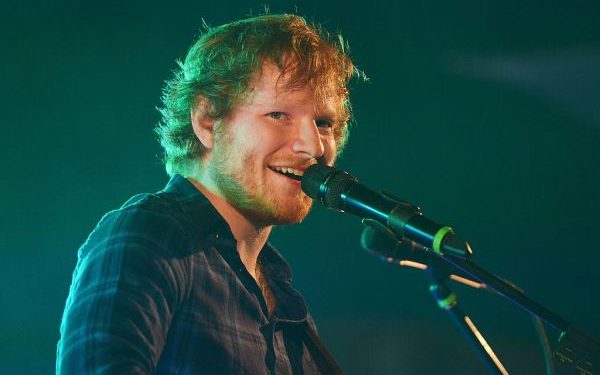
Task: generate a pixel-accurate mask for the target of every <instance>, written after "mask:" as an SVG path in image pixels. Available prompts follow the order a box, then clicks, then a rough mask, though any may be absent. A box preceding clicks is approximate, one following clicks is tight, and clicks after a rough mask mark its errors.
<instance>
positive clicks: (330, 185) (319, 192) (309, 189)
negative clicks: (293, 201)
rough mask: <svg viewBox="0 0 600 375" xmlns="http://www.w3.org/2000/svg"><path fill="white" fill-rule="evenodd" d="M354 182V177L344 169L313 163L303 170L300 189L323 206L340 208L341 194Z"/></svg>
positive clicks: (341, 203)
mask: <svg viewBox="0 0 600 375" xmlns="http://www.w3.org/2000/svg"><path fill="white" fill-rule="evenodd" d="M356 182H357V180H356V178H354V177H353V176H351V175H349V174H348V173H346V172H344V171H340V170H337V169H335V168H333V167H329V166H327V165H322V164H315V165H312V166H311V167H309V168H308V169H307V170H306V171H305V172H304V175H303V176H302V182H301V183H302V190H303V191H304V192H305V193H306V195H308V196H309V197H311V198H313V199H316V200H318V201H320V202H321V204H323V205H324V206H325V207H328V208H333V209H336V210H342V209H343V207H344V205H343V202H342V198H341V195H342V193H345V192H346V191H347V190H348V188H349V187H350V186H352V185H353V184H355V183H356Z"/></svg>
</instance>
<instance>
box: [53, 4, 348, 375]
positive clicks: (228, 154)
mask: <svg viewBox="0 0 600 375" xmlns="http://www.w3.org/2000/svg"><path fill="white" fill-rule="evenodd" d="M180 67H181V69H180V71H179V72H177V73H176V74H175V77H174V78H173V79H172V80H171V81H169V82H168V84H167V87H166V89H165V92H164V96H163V103H164V106H163V108H162V109H161V113H162V115H163V121H162V123H161V124H160V125H159V126H158V128H157V133H158V135H159V137H160V140H161V144H162V146H163V147H164V149H165V164H166V168H167V172H168V174H169V175H170V176H171V180H170V181H169V183H168V185H167V187H166V188H165V189H164V190H162V191H160V192H158V193H156V194H143V195H138V196H135V197H133V198H132V199H130V200H129V201H128V202H126V203H125V204H124V205H123V206H122V207H121V208H119V209H117V210H115V211H112V212H109V213H108V214H106V215H105V216H104V217H103V218H102V220H101V221H100V223H99V224H98V226H97V227H96V229H95V230H94V231H93V232H92V233H91V234H90V236H89V238H88V239H87V241H86V242H85V243H84V244H83V245H82V247H81V248H80V250H79V260H78V263H77V267H76V269H75V272H74V275H73V283H72V285H71V289H70V293H69V297H68V299H67V304H66V308H65V312H64V316H63V322H62V325H61V340H60V342H59V345H58V359H57V372H58V373H65V374H67V373H69V374H88V373H111V374H113V373H114V374H125V373H127V374H129V373H141V374H146V373H157V374H167V373H168V374H184V373H185V374H205V373H206V374H238V373H244V374H267V373H275V374H311V373H330V372H336V371H339V368H337V367H336V365H335V362H334V361H333V360H332V359H331V357H330V356H329V355H328V353H327V351H326V349H324V346H323V345H322V343H321V342H320V340H319V339H318V337H317V336H316V334H315V333H314V327H313V324H312V321H311V320H310V317H309V315H308V314H307V309H306V304H305V302H304V300H303V298H302V296H301V295H300V294H299V293H298V292H297V291H296V290H295V289H293V288H292V286H291V284H290V278H291V274H290V270H289V267H288V265H287V263H286V262H285V261H284V260H283V258H282V257H281V255H280V254H279V253H278V252H277V251H276V250H275V249H274V248H273V247H271V246H270V245H269V244H268V243H267V239H268V236H269V234H270V232H271V229H272V227H273V225H281V224H291V223H298V222H300V221H302V219H303V218H304V217H305V216H306V215H307V213H308V212H309V210H310V207H311V204H312V201H311V199H310V198H308V197H307V196H306V195H305V194H304V193H303V192H302V190H301V188H300V181H299V180H300V176H302V174H303V171H304V170H305V169H306V168H307V167H309V166H310V165H312V164H314V163H317V162H322V163H327V164H329V165H331V164H333V162H334V160H335V158H336V155H337V154H338V153H339V151H340V149H341V147H342V146H343V144H344V141H345V139H346V133H347V121H348V118H349V111H350V107H349V102H348V91H347V89H346V85H347V83H348V80H349V79H350V78H351V76H352V75H353V73H354V70H355V69H354V67H353V65H352V63H351V61H350V59H349V58H348V56H347V55H346V53H345V52H344V45H343V42H342V41H341V39H340V40H339V41H337V42H331V41H329V39H328V36H327V35H326V34H325V33H324V32H322V31H321V30H319V29H318V28H316V27H313V26H309V25H307V24H306V22H305V21H304V20H303V19H302V18H300V17H298V16H294V15H265V16H259V17H255V18H250V19H245V20H241V21H238V22H234V23H231V24H227V25H223V26H221V27H217V28H213V29H209V30H208V31H207V32H206V33H205V34H204V35H202V36H201V37H200V38H199V40H198V41H196V42H195V43H194V45H193V46H192V47H191V48H190V50H189V52H188V54H187V56H186V59H185V61H184V62H183V63H182V64H180Z"/></svg>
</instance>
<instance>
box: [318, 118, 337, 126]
mask: <svg viewBox="0 0 600 375" xmlns="http://www.w3.org/2000/svg"><path fill="white" fill-rule="evenodd" d="M315 124H317V127H319V128H331V127H333V121H330V120H327V119H317V120H316V121H315Z"/></svg>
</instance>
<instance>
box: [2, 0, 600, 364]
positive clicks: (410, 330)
mask: <svg viewBox="0 0 600 375" xmlns="http://www.w3.org/2000/svg"><path fill="white" fill-rule="evenodd" d="M262 4H263V3H262V2H245V1H244V2H242V1H238V2H216V3H213V2H210V3H209V2H201V1H194V2H183V1H169V2H159V1H113V0H108V1H102V2H83V1H80V2H78V1H67V0H59V1H45V2H27V1H20V2H17V1H9V2H3V3H2V5H0V14H1V16H0V17H1V18H2V19H1V21H2V22H0V40H1V45H2V48H1V52H0V53H1V54H2V60H1V61H2V62H1V64H0V78H1V82H2V85H0V94H1V98H2V100H1V104H0V105H1V120H0V121H1V123H2V136H1V137H0V145H1V148H0V149H1V150H2V158H1V163H2V171H3V178H2V195H1V200H0V204H1V206H0V208H1V209H2V216H1V220H2V221H1V223H0V230H1V232H0V252H1V256H2V257H1V259H2V261H1V262H0V275H1V276H0V277H1V287H0V337H1V338H2V339H1V340H0V373H3V374H50V373H52V372H53V369H54V361H55V348H56V341H57V340H58V337H59V336H58V330H59V324H60V317H61V314H62V309H63V307H64V301H65V299H66V296H67V293H68V287H69V285H70V281H71V273H72V271H73V268H74V265H75V261H76V251H77V248H78V246H79V245H80V244H81V243H82V242H83V241H84V240H85V238H86V236H87V234H88V233H89V232H90V231H91V230H92V229H93V227H94V225H95V224H96V222H97V221H98V220H99V218H100V217H101V216H102V215H103V214H104V213H105V212H107V211H108V210H110V209H113V208H115V207H118V206H119V205H120V204H121V203H123V202H124V201H125V200H126V199H127V198H128V197H130V196H131V195H133V194H135V193H138V192H148V191H156V190H159V189H161V188H162V186H163V185H164V184H165V183H166V181H167V177H166V174H165V173H164V169H163V167H162V165H161V164H160V162H159V155H160V152H161V151H160V148H159V146H158V144H157V142H156V141H155V139H154V136H153V134H152V128H153V126H154V125H155V124H156V122H157V121H158V119H159V116H158V112H157V111H156V110H155V107H156V106H158V105H159V97H160V94H161V88H162V86H163V82H164V80H166V79H167V78H169V77H170V76H171V71H172V70H173V69H175V67H176V64H175V62H174V61H175V59H176V58H182V57H183V55H184V54H185V52H186V49H187V47H188V46H189V45H190V44H191V43H192V41H193V40H194V39H195V37H196V36H197V35H198V34H199V28H200V25H201V22H202V21H201V20H202V18H204V19H205V20H206V22H207V23H208V24H210V25H219V24H222V23H225V22H229V21H233V20H235V19H238V18H240V17H243V16H245V15H249V14H257V13H258V12H260V11H261V10H262V8H263V6H262ZM597 4H598V2H595V1H571V2H558V1H544V2H542V1H540V2H534V1H502V2H501V1H497V2H480V1H463V2H460V3H454V2H453V3H452V4H450V2H442V1H438V2H418V1H413V2H406V1H382V2H369V3H363V4H353V3H350V2H340V1H333V2H325V1H322V2H301V3H300V2H298V3H297V9H298V13H300V14H302V15H304V16H306V17H307V18H308V19H315V20H317V21H319V22H322V23H323V24H324V25H325V26H326V27H327V28H328V29H330V30H333V31H335V30H340V31H342V32H343V34H344V36H345V37H346V39H347V40H348V41H349V43H350V45H351V54H352V56H353V58H354V60H355V62H356V63H357V64H358V66H359V67H360V68H362V69H363V70H365V71H366V73H367V75H368V76H369V77H370V81H369V82H368V83H359V82H354V83H353V84H352V87H351V91H352V98H353V104H354V109H355V117H356V119H355V120H356V121H355V122H356V124H355V126H354V127H353V130H352V133H351V138H350V143H349V146H348V149H347V150H346V151H345V153H344V155H343V157H342V159H341V160H340V162H339V166H340V167H341V168H344V169H347V170H348V171H350V172H351V173H352V174H354V175H355V176H357V177H358V178H359V179H360V180H361V181H362V182H364V183H366V184H368V185H370V186H371V187H373V188H376V189H383V190H387V191H391V192H393V193H395V194H396V195H398V196H400V197H402V198H404V199H407V200H409V201H411V202H413V203H416V204H418V205H420V206H421V208H422V209H423V212H424V213H425V214H426V215H427V216H429V217H430V218H432V219H435V220H437V221H439V222H442V223H447V224H450V225H452V226H453V227H454V228H455V230H456V231H457V233H458V234H460V235H462V236H463V237H465V238H467V239H468V240H469V241H470V242H471V243H472V245H473V247H474V250H475V256H474V258H473V259H474V261H475V262H477V263H478V264H479V265H481V266H483V267H484V268H486V269H487V270H489V271H491V272H493V273H495V274H497V275H499V276H502V277H504V278H507V279H509V280H511V281H513V282H515V283H516V284H518V285H519V286H520V287H522V288H523V289H525V291H526V292H527V293H528V294H529V295H530V296H532V297H533V298H534V299H535V300H537V301H538V302H540V303H541V304H543V305H544V306H546V307H547V308H549V309H550V310H552V311H554V312H555V313H557V314H559V315H560V316H562V317H564V318H565V319H567V320H568V321H570V322H572V323H573V324H574V325H576V326H577V327H579V328H581V329H583V330H584V331H587V332H588V333H590V334H593V335H595V336H596V337H600V324H599V323H598V318H597V316H598V312H599V311H600V305H599V303H598V291H597V288H598V285H600V272H599V271H598V269H599V267H598V264H599V263H600V244H599V241H598V238H599V235H598V234H599V229H598V228H599V226H600V221H599V219H598V210H599V209H600V168H599V167H598V165H599V164H600V151H599V147H598V146H599V141H600V106H599V103H600V27H599V26H598V25H597V23H598V19H600V17H599V16H600V7H599V6H598V5H597ZM270 8H271V11H272V12H280V11H288V12H289V11H294V9H296V7H295V6H294V5H290V4H289V3H287V4H286V3H283V2H273V3H272V4H271V6H270ZM361 229H362V228H361V224H360V222H359V220H358V219H357V218H355V217H351V216H348V215H343V214H338V213H335V212H333V211H328V210H325V209H323V208H321V207H316V208H315V210H313V212H312V213H311V214H310V215H309V217H308V218H307V220H306V221H305V223H304V224H303V225H300V226H290V227H281V228H276V229H275V231H274V233H273V236H272V242H273V243H274V244H275V245H276V246H278V247H279V248H280V250H281V251H282V252H283V253H284V254H285V256H286V257H287V258H288V260H289V261H290V263H291V264H292V266H293V268H294V271H295V283H296V286H297V287H298V288H299V289H300V290H302V291H303V293H304V295H305V298H306V300H307V302H308V304H309V306H310V308H311V310H312V313H313V315H314V317H315V319H316V321H317V323H318V326H319V330H320V332H321V335H322V337H323V339H324V340H325V341H326V343H327V344H328V345H329V346H330V348H331V350H332V352H333V353H334V354H335V355H336V357H337V358H338V360H339V362H340V363H341V364H342V366H343V367H344V368H345V369H346V371H347V372H348V373H349V374H366V373H374V374H396V373H408V374H442V373H452V374H479V373H483V372H484V371H485V368H484V367H483V366H482V365H481V364H480V363H479V360H478V359H477V358H476V357H475V354H474V353H473V352H472V351H471V350H470V348H469V346H468V345H467V343H466V342H465V341H464V339H463V338H462V337H461V336H460V334H459V333H458V332H457V330H456V329H455V327H454V326H453V325H452V323H451V322H450V320H449V319H448V317H447V316H446V315H444V313H443V312H442V311H441V310H439V309H437V308H436V306H435V304H434V302H433V300H432V299H431V297H430V296H429V294H428V291H427V285H428V284H427V278H426V276H425V274H424V273H422V272H421V271H418V270H414V269H405V268H401V267H397V266H394V265H391V264H384V263H382V262H380V261H379V260H378V259H376V258H374V257H372V256H370V255H368V254H367V253H365V252H364V251H363V250H361V248H360V245H359V236H360V232H361ZM455 291H456V292H457V294H458V296H459V298H460V302H461V305H462V307H463V308H464V310H465V311H467V312H468V313H469V314H470V316H471V317H472V319H473V320H474V321H475V322H476V324H478V326H479V328H480V330H481V331H482V332H483V333H484V335H485V336H486V338H487V339H488V341H489V343H490V344H491V345H492V347H493V348H494V349H495V350H496V353H497V354H498V356H499V357H500V359H501V360H502V361H503V362H504V364H505V366H506V367H507V369H508V370H509V371H510V372H511V373H517V374H525V373H526V374H539V373H543V362H542V355H541V351H540V349H539V346H538V344H537V342H536V338H535V334H534V332H533V326H532V324H531V323H530V321H529V318H528V316H527V314H526V313H524V312H523V311H522V310H520V309H519V308H518V307H516V306H514V305H512V304H510V303H508V302H507V301H505V300H502V299H500V298H498V297H495V296H493V295H490V294H488V293H485V292H480V291H475V290H472V289H469V288H467V287H464V286H461V285H456V286H455ZM550 333H551V337H552V338H553V339H555V338H556V332H554V331H552V330H551V331H550Z"/></svg>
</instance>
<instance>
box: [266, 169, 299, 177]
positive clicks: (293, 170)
mask: <svg viewBox="0 0 600 375" xmlns="http://www.w3.org/2000/svg"><path fill="white" fill-rule="evenodd" d="M272 168H273V169H274V170H276V171H280V172H283V173H291V174H295V175H296V176H302V175H303V174H304V172H302V171H301V170H299V169H296V168H288V167H272Z"/></svg>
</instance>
